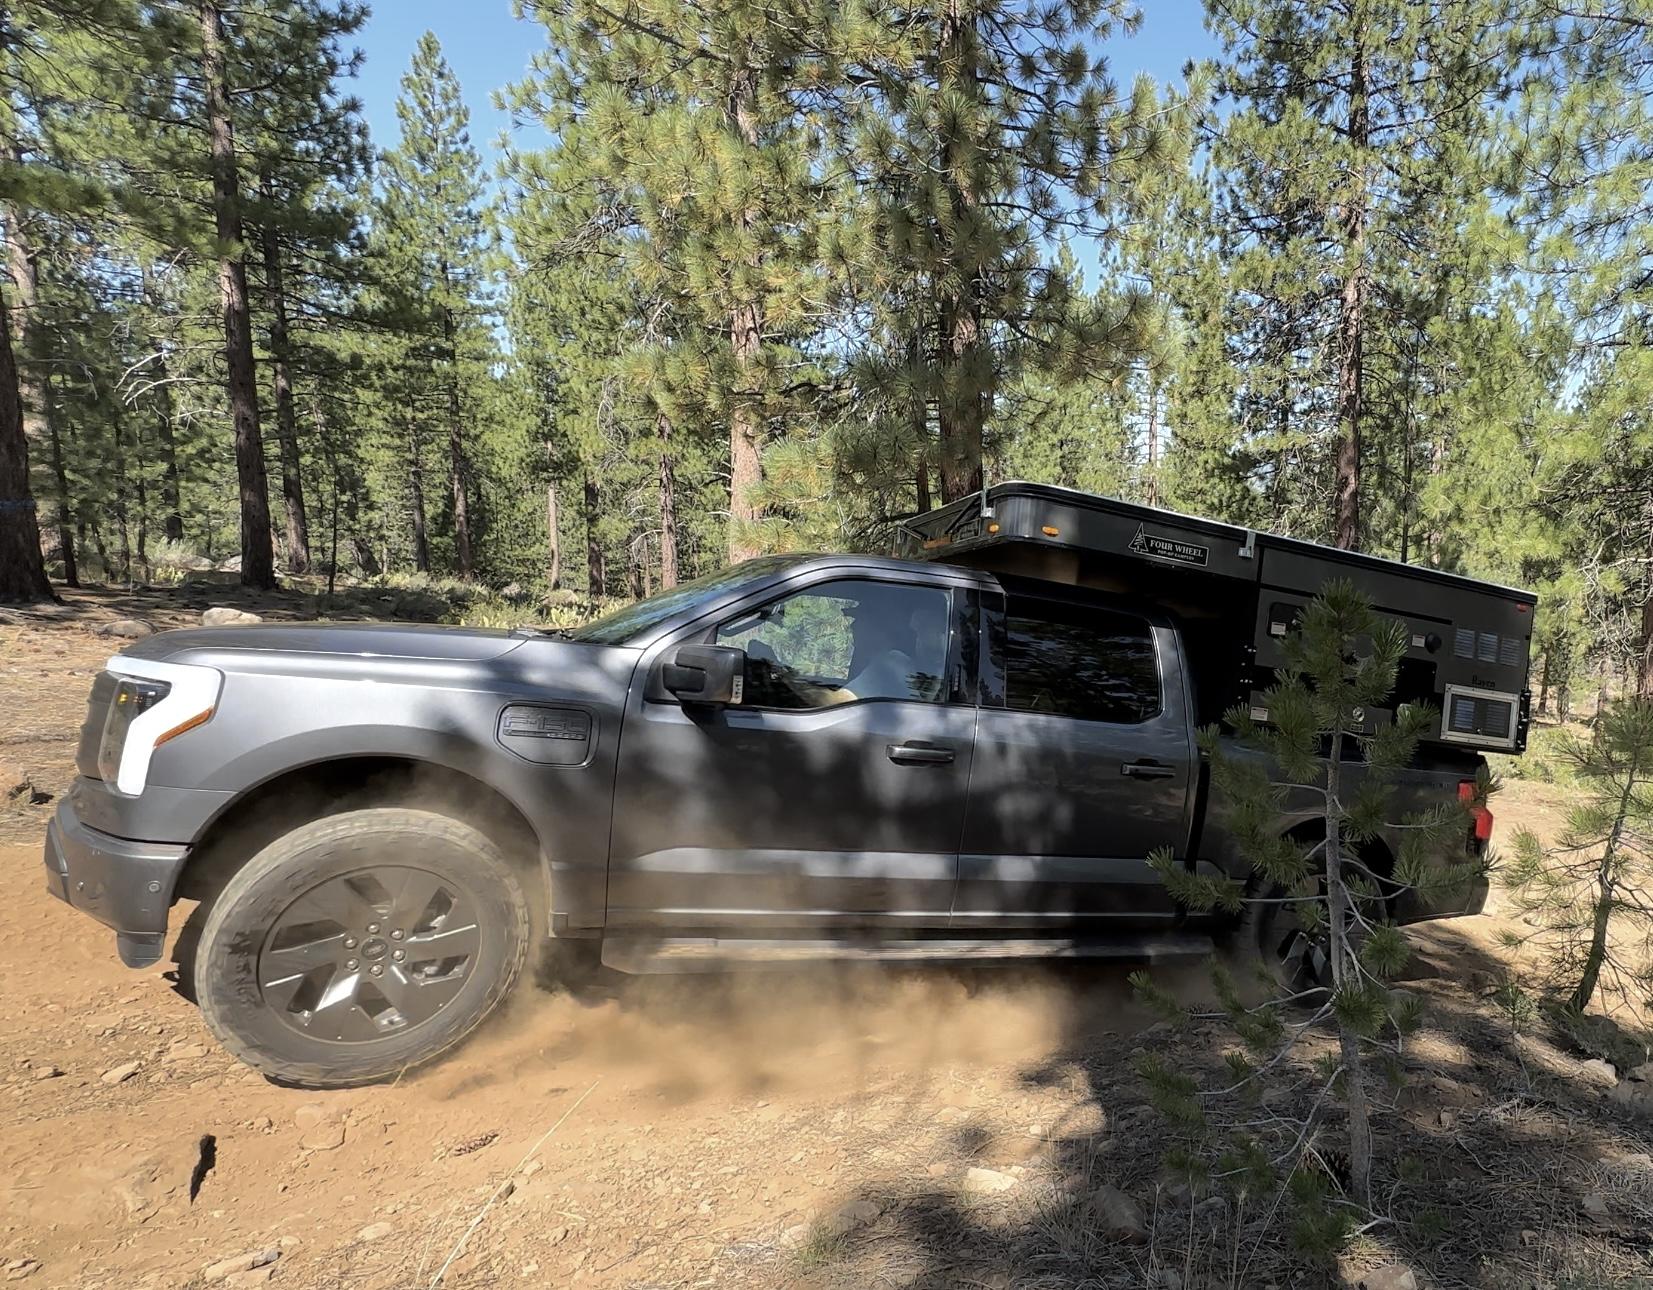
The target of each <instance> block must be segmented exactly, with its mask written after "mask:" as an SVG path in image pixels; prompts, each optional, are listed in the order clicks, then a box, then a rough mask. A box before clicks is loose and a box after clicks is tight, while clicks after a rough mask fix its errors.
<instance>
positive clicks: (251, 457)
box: [200, 0, 276, 590]
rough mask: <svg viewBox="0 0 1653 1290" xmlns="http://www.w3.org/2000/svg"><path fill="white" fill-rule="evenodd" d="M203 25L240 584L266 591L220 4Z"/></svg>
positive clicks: (269, 571) (212, 0)
mask: <svg viewBox="0 0 1653 1290" xmlns="http://www.w3.org/2000/svg"><path fill="white" fill-rule="evenodd" d="M200 20H201V76H202V80H203V81H204V83H205V87H206V88H205V97H206V113H207V132H208V136H209V139H210V145H211V154H212V209H213V220H214V223H215V225H216V228H217V233H218V293H219V299H220V301H221V304H222V308H223V315H224V359H225V363H226V366H227V368H228V376H229V379H228V382H227V390H228V394H229V401H230V415H231V419H232V420H233V422H234V424H235V467H236V476H237V480H238V483H239V485H240V491H241V584H242V586H245V587H258V588H261V589H264V590H269V589H271V588H273V587H274V586H275V585H276V579H275V547H274V544H273V543H272V542H271V540H270V493H269V482H268V480H267V479H266V478H265V473H264V439H263V435H262V433H261V431H260V429H259V424H258V386H257V381H256V376H255V372H254V368H253V329H252V311H251V309H250V307H249V305H248V302H247V264H246V246H245V244H244V243H243V241H242V229H241V193H240V177H239V175H238V173H237V168H236V157H235V129H234V126H233V125H232V124H231V121H230V102H229V91H228V88H227V86H226V83H225V73H224V19H223V14H222V12H221V10H220V7H219V4H218V0H200Z"/></svg>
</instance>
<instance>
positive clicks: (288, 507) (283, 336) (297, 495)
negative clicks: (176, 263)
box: [259, 176, 310, 573]
mask: <svg viewBox="0 0 1653 1290" xmlns="http://www.w3.org/2000/svg"><path fill="white" fill-rule="evenodd" d="M259 190H260V192H261V193H262V194H263V196H264V199H265V201H266V202H269V203H273V202H274V200H275V199H274V194H273V193H272V192H271V188H270V181H269V177H268V176H265V177H264V178H263V179H261V180H260V183H259ZM263 242H264V289H265V290H266V291H267V292H269V296H270V369H271V379H272V382H273V385H274V388H275V413H276V441H277V443H278V444H279V445H280V449H281V501H282V508H283V511H284V514H285V519H286V521H287V567H288V568H289V569H291V570H292V571H293V572H294V573H309V572H310V521H309V517H308V516H306V515H305V512H304V476H303V473H302V470H301V468H300V458H299V450H298V417H297V415H296V414H295V413H294V411H293V374H292V343H291V339H290V333H289V331H288V327H287V290H286V280H285V275H284V274H283V273H282V265H281V239H280V238H279V237H278V236H277V234H276V230H275V225H273V224H269V223H266V224H265V225H264V231H263Z"/></svg>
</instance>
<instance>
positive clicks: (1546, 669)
mask: <svg viewBox="0 0 1653 1290" xmlns="http://www.w3.org/2000/svg"><path fill="white" fill-rule="evenodd" d="M1553 653H1554V651H1553V650H1545V651H1544V665H1543V667H1542V668H1541V669H1540V671H1539V673H1538V712H1539V715H1540V716H1542V715H1543V714H1544V713H1546V712H1548V711H1549V710H1550V656H1551V654H1553Z"/></svg>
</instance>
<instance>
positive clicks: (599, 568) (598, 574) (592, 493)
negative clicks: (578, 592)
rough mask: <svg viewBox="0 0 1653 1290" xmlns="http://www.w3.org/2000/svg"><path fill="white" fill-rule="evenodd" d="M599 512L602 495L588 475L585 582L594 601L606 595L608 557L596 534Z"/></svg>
mask: <svg viewBox="0 0 1653 1290" xmlns="http://www.w3.org/2000/svg"><path fill="white" fill-rule="evenodd" d="M601 512H602V494H601V493H599V492H598V490H597V481H596V480H595V479H593V478H592V477H591V476H590V475H589V474H588V475H587V476H586V477H585V581H586V590H587V592H588V593H589V594H590V595H591V596H592V597H593V598H594V599H601V598H602V597H604V596H606V595H608V557H607V556H606V555H605V554H604V552H603V543H602V539H601V538H600V537H599V536H598V533H597V521H598V518H599V516H600V515H601Z"/></svg>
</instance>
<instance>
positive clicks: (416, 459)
mask: <svg viewBox="0 0 1653 1290" xmlns="http://www.w3.org/2000/svg"><path fill="white" fill-rule="evenodd" d="M424 455H425V454H424V448H423V445H422V444H421V443H420V442H419V421H418V419H417V418H416V417H415V416H414V415H413V412H412V411H411V410H410V411H409V412H408V509H409V510H411V511H412V512H413V567H414V568H415V569H417V570H418V571H419V572H420V573H429V572H430V533H429V531H428V529H427V528H426V527H425V462H424Z"/></svg>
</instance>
